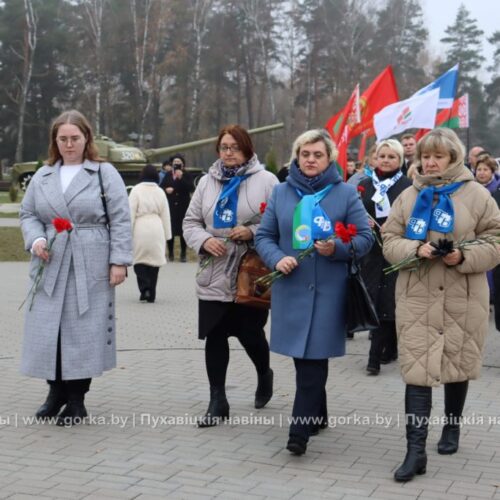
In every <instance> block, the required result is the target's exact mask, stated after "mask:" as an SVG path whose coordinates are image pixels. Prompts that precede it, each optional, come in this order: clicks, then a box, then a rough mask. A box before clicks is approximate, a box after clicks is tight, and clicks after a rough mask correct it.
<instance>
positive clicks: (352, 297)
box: [346, 241, 380, 333]
mask: <svg viewBox="0 0 500 500" xmlns="http://www.w3.org/2000/svg"><path fill="white" fill-rule="evenodd" d="M351 245H352V260H351V262H350V263H349V274H348V277H347V299H346V302H347V311H346V324H347V332H348V333H354V332H362V331H365V330H375V329H376V328H378V327H379V326H380V322H379V319H378V316H377V311H376V310H375V306H374V304H373V301H372V299H371V297H370V294H369V293H368V290H367V289H366V285H365V282H364V281H363V278H362V277H361V273H360V266H359V261H358V260H357V258H356V249H355V247H354V242H353V241H351Z"/></svg>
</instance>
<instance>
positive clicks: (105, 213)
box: [97, 164, 110, 231]
mask: <svg viewBox="0 0 500 500" xmlns="http://www.w3.org/2000/svg"><path fill="white" fill-rule="evenodd" d="M97 175H98V176H99V186H101V201H102V208H103V209H104V216H105V217H106V225H107V226H108V231H109V228H110V226H109V214H108V204H107V202H106V193H105V192H104V184H103V182H102V174H101V165H100V164H99V170H97Z"/></svg>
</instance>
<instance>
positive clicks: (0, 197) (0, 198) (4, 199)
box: [0, 191, 24, 203]
mask: <svg viewBox="0 0 500 500" xmlns="http://www.w3.org/2000/svg"><path fill="white" fill-rule="evenodd" d="M23 195H24V193H23V191H19V192H18V194H17V201H16V203H21V201H22V199H23ZM0 203H12V202H11V201H10V198H9V193H8V192H7V191H0Z"/></svg>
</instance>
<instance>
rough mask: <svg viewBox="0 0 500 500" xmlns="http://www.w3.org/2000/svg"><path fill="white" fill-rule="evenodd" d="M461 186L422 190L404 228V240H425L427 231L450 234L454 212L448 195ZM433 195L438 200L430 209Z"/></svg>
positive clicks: (456, 184)
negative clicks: (436, 196)
mask: <svg viewBox="0 0 500 500" xmlns="http://www.w3.org/2000/svg"><path fill="white" fill-rule="evenodd" d="M462 184H463V182H454V183H453V184H448V185H447V186H443V187H434V186H430V187H427V188H425V189H422V191H420V193H419V194H418V196H417V201H416V202H415V206H414V207H413V212H412V214H411V217H410V220H409V221H408V225H407V226H406V234H405V236H406V238H409V239H410V240H425V238H426V236H427V231H429V230H431V231H438V232H440V233H451V232H452V231H453V228H454V225H455V220H454V219H455V211H454V210H453V203H452V201H451V198H450V194H453V193H454V192H455V191H456V190H457V189H458V188H459V187H460V186H461V185H462ZM435 194H437V195H438V197H439V198H438V202H437V204H436V206H435V207H432V203H433V201H434V195H435Z"/></svg>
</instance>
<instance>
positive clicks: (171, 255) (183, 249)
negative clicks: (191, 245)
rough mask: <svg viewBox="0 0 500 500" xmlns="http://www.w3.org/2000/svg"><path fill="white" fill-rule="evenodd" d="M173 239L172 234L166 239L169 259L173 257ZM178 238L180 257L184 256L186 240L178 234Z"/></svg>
mask: <svg viewBox="0 0 500 500" xmlns="http://www.w3.org/2000/svg"><path fill="white" fill-rule="evenodd" d="M174 239H175V236H172V238H171V239H170V240H167V247H168V256H169V258H170V259H173V258H174ZM179 239H180V241H181V257H185V256H186V248H187V244H186V240H185V239H184V237H183V236H179Z"/></svg>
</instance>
